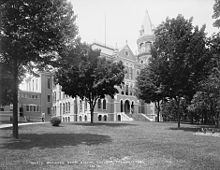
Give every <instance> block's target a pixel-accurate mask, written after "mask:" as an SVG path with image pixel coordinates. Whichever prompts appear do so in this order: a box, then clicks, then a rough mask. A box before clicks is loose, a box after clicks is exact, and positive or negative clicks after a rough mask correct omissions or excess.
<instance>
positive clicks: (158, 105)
mask: <svg viewBox="0 0 220 170" xmlns="http://www.w3.org/2000/svg"><path fill="white" fill-rule="evenodd" d="M157 122H160V101H157Z"/></svg>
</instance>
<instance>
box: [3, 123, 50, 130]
mask: <svg viewBox="0 0 220 170" xmlns="http://www.w3.org/2000/svg"><path fill="white" fill-rule="evenodd" d="M44 123H48V122H30V123H18V126H24V125H35V124H44ZM8 127H12V123H8V124H0V129H3V128H8Z"/></svg>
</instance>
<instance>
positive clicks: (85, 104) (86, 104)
mask: <svg viewBox="0 0 220 170" xmlns="http://www.w3.org/2000/svg"><path fill="white" fill-rule="evenodd" d="M86 110H87V100H85V111H86Z"/></svg>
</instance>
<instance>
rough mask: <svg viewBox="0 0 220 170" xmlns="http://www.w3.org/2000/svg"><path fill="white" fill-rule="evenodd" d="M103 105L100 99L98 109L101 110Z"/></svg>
mask: <svg viewBox="0 0 220 170" xmlns="http://www.w3.org/2000/svg"><path fill="white" fill-rule="evenodd" d="M101 105H102V102H101V99H98V109H101V107H102V106H101Z"/></svg>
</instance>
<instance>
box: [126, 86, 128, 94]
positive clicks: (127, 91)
mask: <svg viewBox="0 0 220 170" xmlns="http://www.w3.org/2000/svg"><path fill="white" fill-rule="evenodd" d="M125 94H126V95H128V85H126V92H125Z"/></svg>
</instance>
